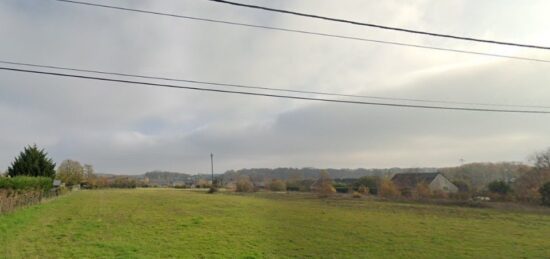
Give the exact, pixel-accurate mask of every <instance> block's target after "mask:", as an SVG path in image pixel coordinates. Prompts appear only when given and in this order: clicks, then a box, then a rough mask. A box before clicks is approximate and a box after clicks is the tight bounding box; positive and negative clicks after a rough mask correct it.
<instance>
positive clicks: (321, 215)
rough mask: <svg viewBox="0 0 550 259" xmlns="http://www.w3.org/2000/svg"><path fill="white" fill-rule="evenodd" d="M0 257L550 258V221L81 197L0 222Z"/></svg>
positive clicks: (128, 195) (263, 202) (334, 202)
mask: <svg viewBox="0 0 550 259" xmlns="http://www.w3.org/2000/svg"><path fill="white" fill-rule="evenodd" d="M0 248H1V249H0V257H6V258H60V257H72V258H98V257H109V258H112V257H119V258H158V257H179V258H181V257H183V258H285V257H294V258H306V257H313V258H380V257H386V258H396V257H398V258H419V257H422V258H463V257H474V258H492V257H496V258H521V257H525V258H550V215H544V214H528V213H517V212H505V211H497V210H492V209H473V208H460V207H444V206H432V205H418V204H402V203H389V202H375V201H367V200H341V199H329V200H322V199H317V198H313V197H308V196H303V195H287V194H251V195H234V194H223V193H220V194H215V195H209V194H206V193H197V192H192V191H188V190H176V189H138V190H97V191H96V190H94V191H80V192H74V193H71V194H68V195H66V196H64V197H60V198H58V199H56V200H52V201H49V202H46V203H44V204H41V205H38V206H34V207H29V208H25V209H21V210H18V211H16V212H14V213H11V214H8V215H3V216H0Z"/></svg>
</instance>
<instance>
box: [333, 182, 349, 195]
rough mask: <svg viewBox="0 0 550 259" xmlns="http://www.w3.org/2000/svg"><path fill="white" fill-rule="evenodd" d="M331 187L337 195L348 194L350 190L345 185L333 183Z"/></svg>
mask: <svg viewBox="0 0 550 259" xmlns="http://www.w3.org/2000/svg"><path fill="white" fill-rule="evenodd" d="M332 187H334V189H335V190H336V192H337V193H349V192H350V190H349V189H350V188H349V187H348V186H347V185H346V184H343V183H335V184H333V185H332Z"/></svg>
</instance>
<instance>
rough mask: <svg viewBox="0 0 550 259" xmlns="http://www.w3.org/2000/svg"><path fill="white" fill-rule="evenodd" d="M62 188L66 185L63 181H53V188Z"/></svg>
mask: <svg viewBox="0 0 550 259" xmlns="http://www.w3.org/2000/svg"><path fill="white" fill-rule="evenodd" d="M62 186H65V184H63V183H62V182H61V180H53V187H54V188H59V187H62Z"/></svg>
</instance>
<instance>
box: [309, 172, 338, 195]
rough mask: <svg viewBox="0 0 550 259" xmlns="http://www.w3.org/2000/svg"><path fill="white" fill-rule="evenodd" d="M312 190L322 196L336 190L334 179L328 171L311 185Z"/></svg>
mask: <svg viewBox="0 0 550 259" xmlns="http://www.w3.org/2000/svg"><path fill="white" fill-rule="evenodd" d="M311 190H312V191H313V192H316V193H317V195H318V196H319V197H321V198H323V197H328V196H330V195H332V194H334V193H335V192H336V189H335V188H334V186H332V179H330V176H329V175H328V173H326V172H323V173H321V175H320V176H319V179H317V181H315V182H314V183H313V184H312V185H311ZM346 191H347V189H346Z"/></svg>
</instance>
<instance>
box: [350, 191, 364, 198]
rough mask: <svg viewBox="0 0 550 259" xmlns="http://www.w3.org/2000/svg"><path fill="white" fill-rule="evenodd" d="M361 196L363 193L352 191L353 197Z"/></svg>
mask: <svg viewBox="0 0 550 259" xmlns="http://www.w3.org/2000/svg"><path fill="white" fill-rule="evenodd" d="M361 196H362V195H361V193H359V192H353V193H352V197H353V198H361Z"/></svg>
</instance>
